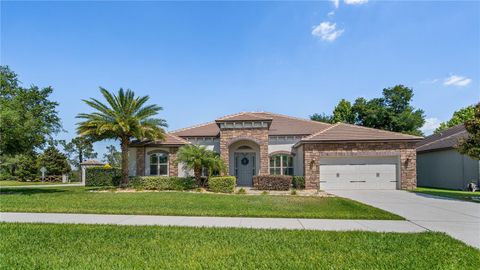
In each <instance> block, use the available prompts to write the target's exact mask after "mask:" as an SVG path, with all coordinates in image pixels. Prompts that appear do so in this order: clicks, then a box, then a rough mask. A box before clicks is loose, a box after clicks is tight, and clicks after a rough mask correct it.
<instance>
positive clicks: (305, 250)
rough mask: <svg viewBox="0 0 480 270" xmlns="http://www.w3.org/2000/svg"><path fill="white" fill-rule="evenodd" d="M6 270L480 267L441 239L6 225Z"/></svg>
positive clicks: (2, 240) (468, 252)
mask: <svg viewBox="0 0 480 270" xmlns="http://www.w3.org/2000/svg"><path fill="white" fill-rule="evenodd" d="M0 268H1V269H149V268H154V269H321V268H327V269H480V251H478V250H476V249H474V248H472V247H468V246H466V245H465V244H463V243H461V242H460V241H457V240H454V239H452V238H450V237H449V236H447V235H445V234H441V233H417V234H406V233H373V232H321V231H300V230H254V229H225V228H222V229H220V228H186V227H157V226H150V227H148V226H115V225H72V224H7V223H0Z"/></svg>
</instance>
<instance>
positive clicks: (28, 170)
mask: <svg viewBox="0 0 480 270" xmlns="http://www.w3.org/2000/svg"><path fill="white" fill-rule="evenodd" d="M16 166H17V168H16V175H17V176H18V179H19V180H21V181H27V180H29V181H34V180H35V178H36V177H37V176H38V175H39V173H40V170H39V167H38V164H37V155H36V154H35V153H32V154H30V155H20V156H19V158H18V163H17V164H16Z"/></svg>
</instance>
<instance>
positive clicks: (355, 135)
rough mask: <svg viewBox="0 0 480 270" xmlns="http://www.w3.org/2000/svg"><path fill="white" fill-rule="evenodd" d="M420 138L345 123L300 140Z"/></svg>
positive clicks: (419, 138)
mask: <svg viewBox="0 0 480 270" xmlns="http://www.w3.org/2000/svg"><path fill="white" fill-rule="evenodd" d="M421 139H422V137H418V136H412V135H407V134H403V133H397V132H391V131H386V130H380V129H375V128H367V127H362V126H357V125H350V124H345V123H337V124H335V125H333V126H331V127H329V128H327V129H325V130H322V131H320V132H317V133H315V134H313V135H311V136H308V137H306V138H304V139H302V142H317V141H392V140H421Z"/></svg>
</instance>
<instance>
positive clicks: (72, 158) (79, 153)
mask: <svg viewBox="0 0 480 270" xmlns="http://www.w3.org/2000/svg"><path fill="white" fill-rule="evenodd" d="M60 144H61V145H62V146H63V151H65V153H66V154H67V157H68V161H69V162H70V164H72V165H73V166H74V167H76V168H79V166H80V163H82V162H83V161H85V159H90V158H96V157H97V153H96V152H95V151H94V150H93V142H92V140H91V139H89V138H86V137H75V138H73V139H72V140H71V141H70V142H68V143H67V142H66V141H63V140H62V141H60Z"/></svg>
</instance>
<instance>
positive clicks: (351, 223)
mask: <svg viewBox="0 0 480 270" xmlns="http://www.w3.org/2000/svg"><path fill="white" fill-rule="evenodd" d="M0 222H35V223H76V224H116V225H161V226H189V227H234V228H257V229H266V228H269V229H298V230H328V231H352V230H360V231H373V232H423V231H426V230H425V229H424V228H422V227H420V226H417V225H415V224H413V223H411V222H408V221H404V220H342V219H296V218H242V217H186V216H143V215H97V214H56V213H11V212H9V213H7V212H2V213H0Z"/></svg>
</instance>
